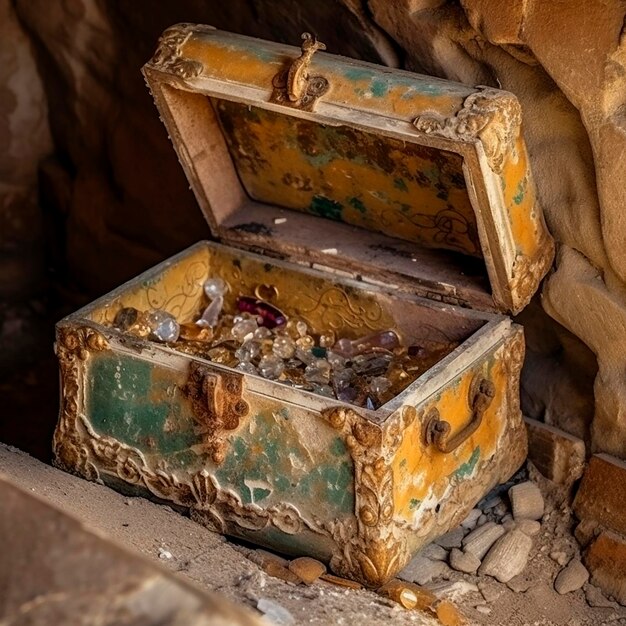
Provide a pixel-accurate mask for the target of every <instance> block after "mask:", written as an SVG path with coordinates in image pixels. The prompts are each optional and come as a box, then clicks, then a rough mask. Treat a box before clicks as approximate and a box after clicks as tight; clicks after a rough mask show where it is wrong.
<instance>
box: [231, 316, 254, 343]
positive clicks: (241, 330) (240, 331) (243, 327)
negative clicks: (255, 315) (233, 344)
mask: <svg viewBox="0 0 626 626" xmlns="http://www.w3.org/2000/svg"><path fill="white" fill-rule="evenodd" d="M256 329H257V323H256V321H255V320H250V319H247V320H241V321H239V322H235V325H234V326H233V327H232V328H231V330H230V332H231V334H232V336H233V337H234V338H235V339H236V340H237V341H241V342H243V341H244V340H245V339H246V338H247V336H248V335H251V334H252V333H254V331H255V330H256Z"/></svg>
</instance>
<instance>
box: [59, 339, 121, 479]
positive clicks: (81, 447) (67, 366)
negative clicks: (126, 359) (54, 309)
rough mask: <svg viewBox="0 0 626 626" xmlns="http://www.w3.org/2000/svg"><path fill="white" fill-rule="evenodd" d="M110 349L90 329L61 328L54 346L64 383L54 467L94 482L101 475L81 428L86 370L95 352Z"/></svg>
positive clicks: (103, 340) (105, 341)
mask: <svg viewBox="0 0 626 626" xmlns="http://www.w3.org/2000/svg"><path fill="white" fill-rule="evenodd" d="M108 345H109V344H108V342H107V340H106V338H105V337H104V335H102V334H100V333H99V332H98V331H96V330H94V329H93V328H89V327H81V328H76V327H65V328H60V329H59V331H58V334H57V341H56V344H55V348H56V354H57V357H58V359H59V368H60V370H61V377H62V380H63V398H62V403H61V413H60V415H59V422H58V424H57V427H56V430H55V431H54V438H53V450H54V455H55V465H57V466H58V467H60V468H61V469H64V470H66V471H71V472H74V473H77V474H80V475H81V476H84V477H86V478H91V479H95V478H97V473H98V472H97V470H96V469H95V467H94V466H93V464H91V462H90V460H89V452H88V450H87V448H86V446H85V444H84V442H83V441H82V437H81V433H80V430H79V425H78V421H79V416H80V408H81V405H82V376H83V368H84V363H85V362H86V361H87V359H88V358H89V355H90V354H91V353H92V352H101V351H102V350H106V349H107V348H108Z"/></svg>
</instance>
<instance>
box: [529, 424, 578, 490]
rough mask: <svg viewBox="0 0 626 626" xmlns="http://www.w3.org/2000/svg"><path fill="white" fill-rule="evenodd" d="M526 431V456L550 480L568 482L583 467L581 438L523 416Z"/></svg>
mask: <svg viewBox="0 0 626 626" xmlns="http://www.w3.org/2000/svg"><path fill="white" fill-rule="evenodd" d="M524 421H525V422H526V430H527V431H528V458H529V459H530V460H531V461H532V462H533V463H534V465H535V467H536V468H537V469H538V470H539V471H540V472H541V473H542V474H543V475H544V476H545V477H546V478H548V479H550V480H551V481H552V482H555V483H557V484H559V485H571V484H572V483H573V482H574V481H576V480H578V479H579V478H580V477H581V476H582V475H583V470H584V469H585V443H584V442H583V440H582V439H579V438H578V437H574V436H573V435H570V434H569V433H566V432H565V431H563V430H561V429H560V428H555V427H554V426H550V425H549V424H544V423H543V422H538V421H537V420H534V419H531V418H529V417H526V418H524Z"/></svg>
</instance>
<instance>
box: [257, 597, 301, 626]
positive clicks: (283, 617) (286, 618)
mask: <svg viewBox="0 0 626 626" xmlns="http://www.w3.org/2000/svg"><path fill="white" fill-rule="evenodd" d="M256 608H257V609H259V611H261V613H263V615H265V617H266V618H268V620H269V621H270V623H273V624H277V625H278V626H292V624H295V623H296V620H295V618H294V616H293V615H292V614H291V613H290V612H289V611H288V610H287V609H286V608H285V607H284V606H281V605H280V604H278V603H277V602H274V601H272V600H268V599H267V598H260V599H259V601H258V602H257V604H256Z"/></svg>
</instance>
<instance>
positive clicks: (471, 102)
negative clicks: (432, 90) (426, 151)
mask: <svg viewBox="0 0 626 626" xmlns="http://www.w3.org/2000/svg"><path fill="white" fill-rule="evenodd" d="M477 89H478V90H479V91H477V92H475V93H473V94H471V95H469V96H468V97H467V98H466V99H465V101H464V102H463V107H462V108H461V110H460V111H458V112H457V114H456V115H454V116H452V117H447V118H443V117H441V116H437V115H432V114H424V115H420V116H419V117H417V118H416V119H415V120H414V121H413V125H414V126H415V127H416V128H417V130H419V131H421V132H423V133H426V134H432V135H437V136H439V137H445V138H447V139H456V140H459V139H460V140H461V141H469V142H474V141H476V140H480V142H481V143H482V145H483V148H484V150H485V156H486V157H487V162H488V163H489V166H490V167H491V169H492V170H493V171H494V172H495V173H496V174H501V173H502V170H503V168H504V164H505V162H506V160H507V158H508V156H509V155H510V154H513V153H514V150H515V142H516V141H517V138H518V136H519V133H520V127H521V123H522V110H521V107H520V104H519V102H518V100H517V98H516V97H515V96H514V95H513V94H511V93H508V92H506V91H500V90H498V89H493V88H491V87H484V86H478V87H477Z"/></svg>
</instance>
